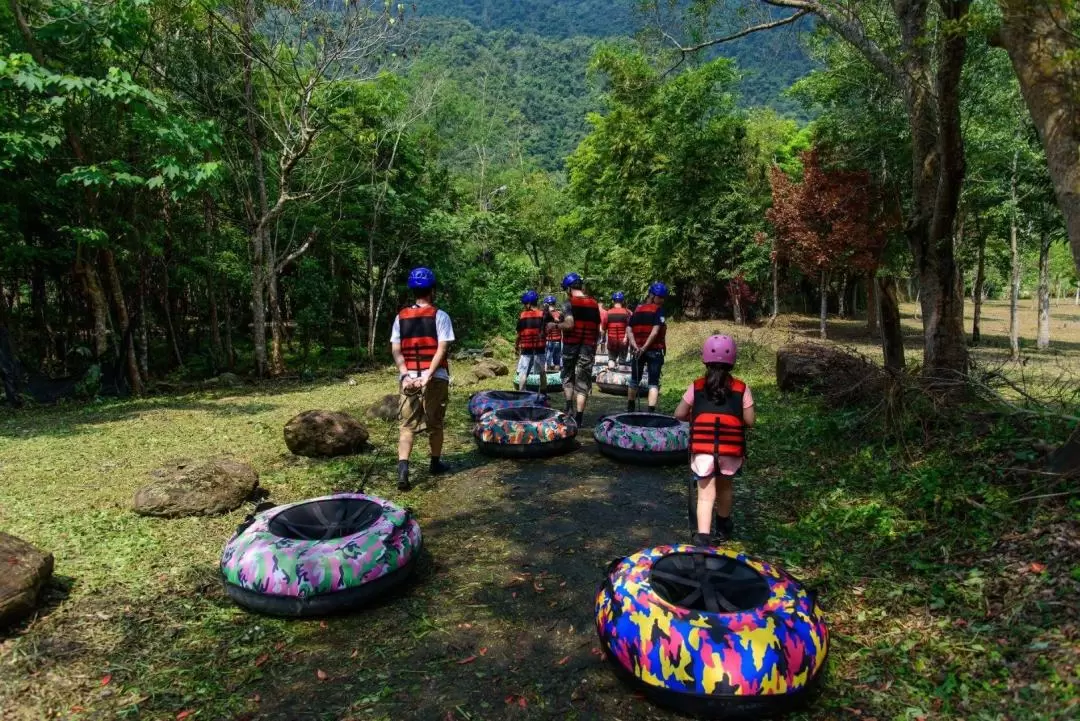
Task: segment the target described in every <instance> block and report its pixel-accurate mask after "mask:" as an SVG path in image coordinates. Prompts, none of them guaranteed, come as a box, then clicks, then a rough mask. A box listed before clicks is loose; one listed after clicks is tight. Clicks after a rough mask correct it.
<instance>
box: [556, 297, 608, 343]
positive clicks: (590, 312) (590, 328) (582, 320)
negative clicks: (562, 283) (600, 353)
mask: <svg viewBox="0 0 1080 721" xmlns="http://www.w3.org/2000/svg"><path fill="white" fill-rule="evenodd" d="M570 309H571V311H572V314H573V316H574V327H573V328H571V329H570V330H568V331H567V332H566V333H565V334H564V336H563V343H565V344H566V345H593V346H594V345H596V341H597V340H598V339H599V338H600V306H599V305H597V304H596V301H595V300H593V299H592V298H590V297H589V296H587V295H572V296H570Z"/></svg>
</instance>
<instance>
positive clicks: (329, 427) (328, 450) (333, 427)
mask: <svg viewBox="0 0 1080 721" xmlns="http://www.w3.org/2000/svg"><path fill="white" fill-rule="evenodd" d="M367 441H368V430H367V428H365V427H364V425H363V424H362V423H360V422H359V421H357V420H356V419H355V418H353V417H352V416H350V415H349V414H347V413H341V412H339V411H304V412H303V413H301V414H300V415H298V416H295V417H294V418H293V419H292V420H290V421H289V422H288V423H286V424H285V445H287V446H288V447H289V450H290V451H292V452H293V453H295V454H296V455H298V456H309V457H314V458H323V457H330V456H348V455H352V454H353V453H359V452H360V451H362V450H364V448H365V446H366V445H367Z"/></svg>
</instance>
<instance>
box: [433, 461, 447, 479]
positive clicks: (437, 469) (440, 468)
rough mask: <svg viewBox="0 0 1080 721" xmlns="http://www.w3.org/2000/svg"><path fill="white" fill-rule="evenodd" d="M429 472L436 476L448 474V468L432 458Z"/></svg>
mask: <svg viewBox="0 0 1080 721" xmlns="http://www.w3.org/2000/svg"><path fill="white" fill-rule="evenodd" d="M429 470H430V471H431V475H433V476H437V475H439V474H442V473H449V472H450V466H448V465H446V464H445V463H443V462H442V461H441V460H440V459H438V458H432V459H431V466H430V467H429Z"/></svg>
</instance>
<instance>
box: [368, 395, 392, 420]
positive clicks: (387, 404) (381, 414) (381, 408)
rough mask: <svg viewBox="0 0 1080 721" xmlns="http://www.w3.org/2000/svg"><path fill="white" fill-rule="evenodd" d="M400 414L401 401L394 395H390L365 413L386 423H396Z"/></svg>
mask: <svg viewBox="0 0 1080 721" xmlns="http://www.w3.org/2000/svg"><path fill="white" fill-rule="evenodd" d="M399 413H400V400H399V398H398V396H397V395H396V394H394V393H388V394H386V395H385V396H383V397H382V398H381V399H379V401H378V402H377V403H375V404H373V405H372V406H371V407H370V408H368V409H367V411H365V413H364V415H366V416H368V417H370V418H378V419H380V420H384V421H396V420H397V419H398V415H399Z"/></svg>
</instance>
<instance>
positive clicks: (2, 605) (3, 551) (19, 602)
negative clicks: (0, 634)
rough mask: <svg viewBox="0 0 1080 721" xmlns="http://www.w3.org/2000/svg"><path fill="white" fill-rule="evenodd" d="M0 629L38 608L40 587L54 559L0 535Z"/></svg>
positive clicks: (50, 574) (43, 552)
mask: <svg viewBox="0 0 1080 721" xmlns="http://www.w3.org/2000/svg"><path fill="white" fill-rule="evenodd" d="M0 560H2V561H3V566H2V568H3V573H2V574H0V628H3V627H5V626H8V625H9V624H11V623H13V622H15V621H17V620H19V619H20V618H22V617H23V616H25V615H26V614H28V613H30V612H31V611H33V610H34V608H35V607H36V606H37V603H38V599H39V597H40V595H41V587H42V586H44V585H45V582H46V581H48V580H49V578H50V577H51V576H52V572H53V556H52V554H51V553H47V552H45V551H42V550H40V549H38V548H36V547H35V546H32V545H30V544H29V543H27V542H26V541H24V540H22V539H20V538H16V537H15V536H11V535H8V534H7V533H4V532H3V531H0Z"/></svg>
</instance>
